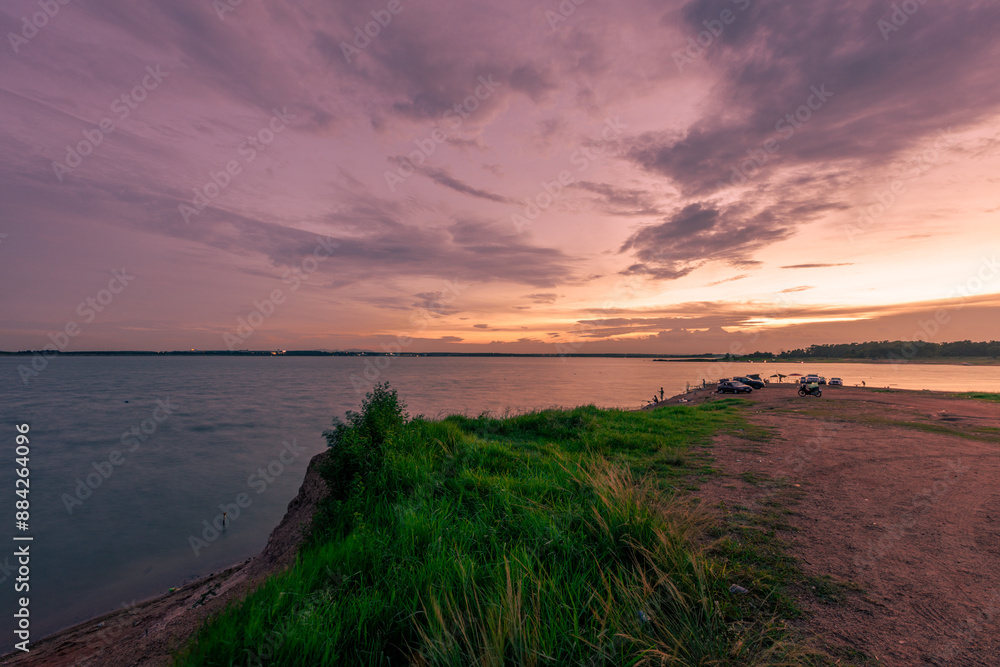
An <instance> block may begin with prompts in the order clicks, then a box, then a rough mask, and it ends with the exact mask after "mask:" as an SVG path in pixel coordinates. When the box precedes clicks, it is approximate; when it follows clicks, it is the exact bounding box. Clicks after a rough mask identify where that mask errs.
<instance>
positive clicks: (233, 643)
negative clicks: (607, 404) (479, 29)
mask: <svg viewBox="0 0 1000 667" xmlns="http://www.w3.org/2000/svg"><path fill="white" fill-rule="evenodd" d="M741 403H742V402H741V401H739V400H725V401H716V402H713V403H709V404H705V405H702V406H698V407H692V406H669V407H664V408H660V409H656V410H650V411H643V412H624V411H619V410H600V409H597V408H594V407H581V408H577V409H574V410H546V411H543V412H537V413H531V414H526V415H520V416H516V417H510V418H505V419H497V418H494V417H490V416H488V415H482V416H479V417H475V418H472V417H462V416H453V417H448V418H446V419H444V420H441V421H437V422H431V421H425V420H422V419H413V420H409V419H408V417H407V416H406V414H405V411H404V410H403V408H402V405H401V404H400V403H399V402H398V399H397V397H396V395H395V392H394V391H392V390H390V389H389V388H388V387H387V386H379V387H377V388H376V390H375V391H374V392H373V393H372V394H370V395H369V396H368V398H367V399H366V401H365V403H364V404H363V406H362V410H361V412H360V413H350V414H349V416H348V420H347V422H346V423H343V422H336V421H335V426H334V429H332V430H331V431H328V432H327V434H326V435H327V438H328V440H329V441H330V443H331V445H333V447H332V450H331V451H330V452H329V455H328V457H327V462H326V464H325V465H324V468H323V470H322V472H323V475H324V477H325V478H326V479H327V480H328V483H329V484H330V486H331V489H332V493H331V497H330V498H329V499H328V500H326V501H325V502H324V503H323V504H322V505H321V507H320V509H319V510H318V511H317V513H316V516H315V517H314V522H313V525H312V527H311V532H310V534H309V535H308V539H307V542H306V544H305V545H304V547H303V550H302V552H301V553H300V556H299V558H298V560H297V563H296V565H295V566H294V567H293V568H292V569H291V570H289V571H287V572H285V573H283V574H281V575H278V576H275V577H272V578H271V579H270V580H268V581H267V582H266V583H265V584H264V585H263V586H262V587H261V588H260V589H259V590H257V591H256V592H254V593H252V594H251V595H249V596H248V597H247V598H246V599H245V600H244V601H243V602H241V603H239V604H237V605H234V606H230V607H229V608H227V609H226V610H225V611H224V612H223V613H222V614H221V615H219V616H218V617H216V618H214V619H212V620H211V621H210V622H209V623H208V624H207V625H206V626H205V627H204V628H203V629H202V630H201V631H200V632H199V634H198V635H197V637H196V640H195V641H194V642H192V644H191V645H190V646H189V647H187V648H186V649H185V650H184V651H183V652H181V653H180V654H178V655H177V656H175V660H176V664H178V665H185V666H193V665H235V664H251V665H256V664H268V665H272V664H273V665H339V664H344V665H348V664H349V665H399V664H417V665H595V666H596V665H639V664H654V663H655V664H673V665H707V664H712V665H758V664H759V665H763V664H767V665H783V664H789V665H791V664H806V663H807V662H808V661H809V658H807V657H806V656H807V652H806V651H805V650H804V649H803V648H801V647H800V646H799V645H798V644H796V643H795V642H794V641H793V640H792V639H791V638H790V637H791V635H790V631H789V630H788V629H786V628H785V626H784V624H783V621H782V620H781V618H780V617H783V616H784V617H788V616H792V615H794V613H795V610H794V608H791V607H789V606H788V604H787V602H786V598H784V597H783V596H781V595H779V594H778V591H777V587H778V586H779V585H780V578H779V577H776V576H774V575H773V574H772V573H771V569H773V568H778V569H780V568H784V567H793V565H792V564H791V563H790V561H789V559H788V557H787V556H785V555H784V554H783V553H782V552H781V550H780V549H779V548H778V547H777V545H774V544H765V545H764V546H763V550H762V548H761V547H760V545H755V544H750V543H747V541H746V540H744V541H742V542H741V541H740V540H739V539H734V538H732V537H726V538H724V539H723V543H722V544H718V543H714V542H712V540H710V539H709V536H710V534H711V532H712V531H713V530H717V529H718V528H717V527H715V528H713V525H714V520H713V519H712V515H711V514H709V513H708V512H706V511H704V510H701V509H699V508H698V507H697V506H696V504H695V503H693V502H692V501H691V498H690V497H689V496H687V495H685V494H683V493H681V492H677V491H676V490H675V489H676V487H677V486H678V485H682V484H683V485H684V486H689V483H688V481H687V480H688V478H690V477H692V476H693V477H698V476H703V475H707V474H710V473H711V466H710V465H708V462H707V459H706V458H705V456H704V454H703V453H702V454H699V452H697V451H695V449H696V448H695V447H694V445H705V444H708V443H709V442H710V439H711V437H712V436H713V435H714V434H716V433H719V432H741V431H742V432H743V433H747V434H750V435H751V436H753V437H762V434H761V432H760V431H759V430H757V429H754V428H752V427H751V426H750V425H748V424H747V423H746V421H745V419H744V418H743V416H742V414H741V413H740V410H739V406H740V404H741ZM771 533H772V535H773V531H771ZM757 534H765V537H766V533H765V531H761V530H758V529H756V528H754V529H753V532H747V534H746V537H747V539H748V540H751V541H752V540H754V539H756V535H757ZM755 549H756V550H755ZM765 552H766V555H765V556H763V557H762V556H761V553H765ZM769 568H770V569H769ZM734 583H735V584H740V585H743V586H745V587H747V588H749V589H750V592H749V593H747V594H745V595H734V594H732V593H730V592H729V587H730V586H731V585H732V584H734Z"/></svg>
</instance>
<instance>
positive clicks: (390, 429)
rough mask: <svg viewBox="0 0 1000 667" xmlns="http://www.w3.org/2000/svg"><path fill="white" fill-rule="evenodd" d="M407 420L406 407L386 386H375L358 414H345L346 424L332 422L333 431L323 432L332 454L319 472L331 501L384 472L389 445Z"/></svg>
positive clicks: (350, 492) (336, 420)
mask: <svg viewBox="0 0 1000 667" xmlns="http://www.w3.org/2000/svg"><path fill="white" fill-rule="evenodd" d="M408 420H409V415H408V414H407V412H406V406H405V405H404V404H403V403H402V402H401V401H400V400H399V396H398V395H397V394H396V390H395V389H392V388H391V387H390V386H389V383H387V382H385V383H379V384H377V385H375V387H374V388H373V389H372V390H371V391H370V392H368V393H367V394H366V395H365V398H364V400H363V401H361V410H360V411H359V412H354V411H353V410H351V411H348V413H347V420H346V421H343V420H341V419H340V418H339V417H334V418H333V428H332V429H330V430H327V431H324V432H323V436H324V437H325V438H326V444H327V446H329V447H330V448H331V450H332V452H331V453H330V457H329V459H328V460H327V464H326V466H325V467H324V469H323V471H322V472H323V476H324V477H325V478H326V481H327V482H328V483H329V485H330V491H331V497H332V498H333V499H334V500H343V499H345V498H347V497H348V496H350V495H351V494H352V493H354V492H355V491H356V490H357V488H358V486H359V485H363V484H367V483H371V482H374V481H375V480H376V478H377V477H378V476H379V475H380V474H381V473H382V472H383V470H384V468H385V459H386V449H387V446H388V444H389V443H390V441H391V440H392V439H393V438H394V437H396V436H397V435H398V434H399V433H400V432H401V431H402V429H403V427H404V426H406V423H407V421H408Z"/></svg>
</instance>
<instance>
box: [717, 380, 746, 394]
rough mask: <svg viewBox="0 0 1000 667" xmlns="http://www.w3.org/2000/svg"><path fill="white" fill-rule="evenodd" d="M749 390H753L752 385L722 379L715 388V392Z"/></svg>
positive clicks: (742, 392)
mask: <svg viewBox="0 0 1000 667" xmlns="http://www.w3.org/2000/svg"><path fill="white" fill-rule="evenodd" d="M751 391H753V388H752V387H748V386H747V385H745V384H743V383H742V382H738V381H736V380H723V381H722V382H720V383H719V386H718V387H716V388H715V393H717V394H749V393H750V392H751Z"/></svg>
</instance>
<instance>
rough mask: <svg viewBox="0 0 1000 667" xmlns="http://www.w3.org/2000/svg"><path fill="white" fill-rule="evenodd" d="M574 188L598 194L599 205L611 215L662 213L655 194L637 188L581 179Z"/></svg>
mask: <svg viewBox="0 0 1000 667" xmlns="http://www.w3.org/2000/svg"><path fill="white" fill-rule="evenodd" d="M573 187H574V188H579V189H581V190H586V191H587V192H591V193H593V194H595V195H598V199H597V201H598V207H599V208H600V210H601V211H603V212H605V213H608V214H610V215H623V216H629V215H662V214H663V212H662V211H661V210H660V209H659V207H658V206H657V205H656V202H655V199H654V197H653V194H652V193H650V192H647V191H645V190H640V189H636V188H622V187H618V186H615V185H612V184H610V183H592V182H590V181H580V182H578V183H574V184H573Z"/></svg>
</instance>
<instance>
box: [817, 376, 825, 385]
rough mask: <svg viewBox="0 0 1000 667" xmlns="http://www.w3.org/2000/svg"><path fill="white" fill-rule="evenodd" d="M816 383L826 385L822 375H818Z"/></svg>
mask: <svg viewBox="0 0 1000 667" xmlns="http://www.w3.org/2000/svg"><path fill="white" fill-rule="evenodd" d="M818 382H819V383H820V384H826V378H825V377H823V376H822V375H820V376H819V380H818Z"/></svg>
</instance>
